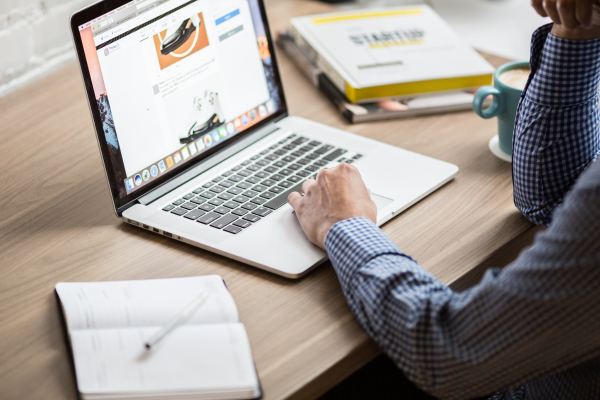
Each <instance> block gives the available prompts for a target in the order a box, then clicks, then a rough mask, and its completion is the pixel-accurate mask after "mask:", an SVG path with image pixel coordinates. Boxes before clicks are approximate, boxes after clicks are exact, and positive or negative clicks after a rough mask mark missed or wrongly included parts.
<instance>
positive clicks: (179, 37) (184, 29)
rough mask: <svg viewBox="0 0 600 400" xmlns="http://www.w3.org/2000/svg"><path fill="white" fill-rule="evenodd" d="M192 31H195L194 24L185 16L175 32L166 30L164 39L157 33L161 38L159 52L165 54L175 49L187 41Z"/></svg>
mask: <svg viewBox="0 0 600 400" xmlns="http://www.w3.org/2000/svg"><path fill="white" fill-rule="evenodd" d="M197 24H198V25H200V24H201V22H200V21H198V22H197ZM194 32H196V25H194V22H193V21H192V19H191V18H187V19H185V20H183V22H182V23H181V25H179V28H177V29H176V30H175V32H172V31H171V30H170V29H169V30H167V32H166V34H165V36H166V37H165V39H164V40H162V38H161V36H162V35H159V40H162V42H161V44H160V54H162V55H163V56H166V55H167V54H169V53H171V52H174V51H176V50H177V49H179V48H180V47H181V46H182V45H183V44H184V43H185V42H187V40H188V39H189V38H190V36H192V33H194ZM197 36H198V35H197V34H196V35H195V37H196V38H197Z"/></svg>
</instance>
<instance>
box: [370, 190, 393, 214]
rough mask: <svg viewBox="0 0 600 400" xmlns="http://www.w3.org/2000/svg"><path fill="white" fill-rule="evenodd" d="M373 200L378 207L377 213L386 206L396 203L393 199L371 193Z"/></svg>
mask: <svg viewBox="0 0 600 400" xmlns="http://www.w3.org/2000/svg"><path fill="white" fill-rule="evenodd" d="M371 200H373V201H374V202H375V205H376V206H377V211H379V210H381V209H383V208H384V207H385V206H387V205H388V204H391V203H392V202H393V201H394V200H392V199H388V198H387V197H383V196H380V195H378V194H375V193H371Z"/></svg>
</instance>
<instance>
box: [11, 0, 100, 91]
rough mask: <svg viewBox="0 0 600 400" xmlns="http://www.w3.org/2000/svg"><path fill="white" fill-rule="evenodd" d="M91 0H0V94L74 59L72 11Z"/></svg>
mask: <svg viewBox="0 0 600 400" xmlns="http://www.w3.org/2000/svg"><path fill="white" fill-rule="evenodd" d="M93 2H94V0H0V96H2V95H5V94H7V93H10V92H11V91H13V90H16V89H18V88H19V87H22V86H24V85H26V84H28V83H31V82H33V81H34V80H36V79H38V78H40V77H42V76H44V75H46V74H48V73H50V72H52V71H54V70H56V69H58V68H60V67H62V66H64V65H65V64H66V63H68V62H71V61H73V60H75V53H74V50H73V44H72V40H71V33H70V30H69V18H70V16H71V14H73V12H75V11H77V10H78V9H80V8H83V7H85V6H87V5H89V4H91V3H93Z"/></svg>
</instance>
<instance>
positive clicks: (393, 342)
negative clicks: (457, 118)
mask: <svg viewBox="0 0 600 400" xmlns="http://www.w3.org/2000/svg"><path fill="white" fill-rule="evenodd" d="M532 4H533V6H534V8H535V10H536V11H537V12H538V13H539V14H540V15H542V16H549V17H550V18H551V19H552V21H553V24H549V25H546V26H543V27H541V28H539V29H538V30H537V31H536V32H535V33H534V35H533V38H532V50H531V62H530V65H531V68H532V72H531V75H530V78H529V81H528V84H527V86H526V88H525V90H524V93H523V96H522V99H521V102H520V104H519V108H518V115H517V121H516V126H515V134H514V152H513V157H514V158H513V160H514V161H513V177H514V200H515V204H516V206H517V207H518V208H519V210H521V212H522V213H523V214H524V215H525V216H526V217H527V218H528V219H529V220H531V221H532V222H534V223H536V224H540V225H545V226H549V228H548V229H547V230H545V231H544V232H542V233H540V234H538V235H537V236H536V238H535V242H534V245H533V246H532V247H531V248H529V249H527V250H525V251H524V252H522V253H521V254H520V256H519V257H518V259H517V260H516V261H515V262H514V263H512V264H511V265H509V266H507V267H506V268H504V269H503V270H500V269H490V270H488V271H487V272H486V274H485V275H484V277H483V278H482V280H481V282H480V283H479V284H478V285H476V286H474V287H472V288H471V289H469V290H467V291H465V292H462V293H455V292H453V291H452V290H451V289H450V288H448V287H447V286H446V285H444V284H442V283H441V282H439V281H438V280H437V279H436V278H435V277H433V276H432V275H430V274H429V273H428V272H427V271H425V270H424V269H422V268H421V267H420V266H419V265H418V263H417V262H416V261H415V260H413V259H412V258H411V257H410V256H409V255H407V254H405V253H404V252H403V251H402V250H400V249H399V248H398V247H397V246H396V245H395V244H394V243H393V242H392V241H391V240H390V239H389V238H387V237H386V236H385V235H384V234H383V233H382V232H381V230H379V229H378V228H377V226H376V225H375V222H376V214H377V210H376V207H375V204H374V203H373V201H372V200H371V198H370V193H369V190H368V189H367V187H366V186H365V184H364V183H363V181H362V179H361V177H360V173H359V172H358V170H357V169H356V168H355V167H354V166H352V165H348V164H341V165H339V166H338V167H336V168H333V169H329V170H323V171H321V172H320V173H319V174H318V176H317V177H316V180H308V181H306V182H305V183H304V185H303V189H302V190H303V193H304V194H303V195H300V194H299V193H292V194H291V195H290V196H289V199H288V200H289V203H290V205H291V206H292V207H293V208H294V210H295V212H296V215H297V217H298V220H299V222H300V225H301V226H302V229H303V230H304V232H305V233H306V235H307V236H308V238H309V239H310V240H311V241H312V242H313V243H314V244H316V245H317V246H319V247H321V248H323V249H325V250H326V251H327V253H328V255H329V258H330V260H331V263H332V265H333V267H334V269H335V271H336V273H337V275H338V278H339V281H340V284H341V287H342V289H343V291H344V294H345V296H346V298H347V302H348V304H349V306H350V308H351V310H352V312H353V313H354V315H355V316H356V319H357V320H358V322H359V323H360V324H361V325H362V327H363V328H364V329H365V330H366V332H367V333H368V334H369V336H370V337H371V338H372V339H373V340H374V341H375V342H376V343H377V344H378V345H379V346H380V348H381V349H382V350H383V352H384V353H385V354H386V355H387V356H388V357H389V358H391V360H392V361H393V362H394V363H395V364H396V365H397V366H398V367H399V368H400V369H401V370H402V371H403V372H404V374H406V376H407V377H408V378H409V379H410V380H411V381H412V382H414V383H415V384H416V385H417V386H418V387H420V388H421V389H423V390H425V391H426V392H428V393H431V394H432V395H434V396H436V397H440V398H448V399H467V398H473V397H481V396H487V397H489V396H490V393H494V394H493V395H491V396H492V397H489V398H493V399H600V163H598V162H596V158H597V156H598V154H599V152H600V134H599V132H600V126H599V120H600V111H599V101H600V98H599V95H598V88H599V84H600V24H599V25H597V24H596V22H598V23H600V21H598V12H597V8H595V7H596V6H594V4H593V0H533V2H532ZM487 397H486V398H487Z"/></svg>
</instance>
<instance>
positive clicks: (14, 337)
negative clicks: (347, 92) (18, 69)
mask: <svg viewBox="0 0 600 400" xmlns="http://www.w3.org/2000/svg"><path fill="white" fill-rule="evenodd" d="M328 9H329V7H328V6H325V5H322V4H318V3H312V2H307V1H297V0H296V1H292V0H270V1H268V11H269V14H270V20H271V24H272V27H273V30H276V29H283V28H285V27H286V26H287V23H288V20H289V18H290V17H292V16H295V15H301V14H309V13H314V12H322V11H325V10H328ZM279 61H280V63H281V70H282V75H283V81H284V86H285V91H286V94H287V99H288V102H289V106H290V109H291V113H292V114H294V115H299V116H303V117H307V118H311V119H313V120H316V121H319V122H322V123H325V124H329V125H332V126H336V127H339V128H343V129H347V130H349V131H351V132H354V133H357V134H360V135H364V136H366V137H370V138H373V139H377V140H380V141H383V142H386V143H389V144H392V145H394V146H399V147H403V148H406V149H409V150H413V151H416V152H419V153H423V154H426V155H429V156H432V157H436V158H440V159H442V160H445V161H448V162H451V163H454V164H457V165H458V166H459V167H460V172H459V174H458V176H457V178H456V179H455V180H454V181H453V182H452V183H450V184H448V185H447V186H445V187H444V188H442V189H441V190H439V191H437V192H436V193H434V194H433V195H431V196H429V197H428V198H426V199H425V200H423V201H422V202H420V203H419V204H418V205H416V206H414V207H412V208H411V209H409V210H408V211H406V212H405V213H403V214H402V215H401V216H399V217H398V218H396V219H394V220H393V221H391V222H389V223H387V224H386V225H385V226H384V227H383V230H384V232H385V233H386V234H388V235H389V236H390V237H391V238H392V239H393V240H394V241H395V242H396V243H398V244H399V245H400V246H401V247H402V248H403V249H404V250H405V251H407V252H408V253H409V254H411V255H413V256H414V257H415V258H416V259H417V260H418V261H419V262H420V263H421V264H422V265H423V266H424V267H425V268H426V269H427V270H429V271H430V272H432V273H433V274H434V275H436V276H437V277H438V278H439V279H441V280H442V281H443V282H446V283H451V282H453V283H454V285H455V287H461V286H462V287H464V286H466V285H467V284H468V283H470V282H471V281H473V280H474V279H476V278H477V275H478V274H479V273H480V270H479V269H478V266H481V265H488V264H491V263H494V262H495V261H493V257H495V256H502V257H503V259H504V261H499V262H505V261H506V260H507V259H509V258H510V257H513V256H514V254H516V252H517V251H518V249H519V248H520V247H522V246H523V244H524V243H527V242H528V241H529V239H530V233H531V232H533V230H532V225H531V224H529V223H528V222H527V221H526V220H525V219H524V218H523V217H522V216H521V215H520V214H519V213H518V212H517V210H516V209H515V207H514V205H513V201H512V183H511V172H510V165H509V164H507V163H505V162H503V161H500V160H498V159H496V158H495V157H494V156H493V155H492V154H491V153H490V152H489V150H488V148H487V143H488V140H489V139H490V138H491V137H492V136H493V135H494V134H495V132H496V129H497V128H496V121H495V120H483V119H481V118H479V117H477V116H476V115H475V114H474V113H472V112H463V113H457V114H448V115H439V116H432V117H426V118H418V119H409V120H404V121H393V122H384V123H376V124H364V125H356V126H350V125H348V124H346V123H345V122H344V120H343V119H342V117H341V116H340V115H339V114H338V112H337V111H336V110H335V109H334V108H333V106H332V105H331V104H330V103H329V102H328V100H326V99H325V98H324V97H323V96H321V95H320V93H319V92H317V91H316V90H315V89H314V88H313V87H312V86H311V85H310V84H309V83H308V81H307V80H305V78H304V77H303V76H301V74H300V73H299V72H298V71H297V70H296V69H295V67H294V65H292V64H291V63H290V61H289V60H288V59H287V58H286V57H285V56H284V55H282V54H280V56H279ZM492 61H493V62H494V63H495V64H497V65H499V64H500V63H502V60H499V59H493V60H492ZM0 143H1V145H0V171H1V174H0V188H1V189H0V190H1V196H0V397H2V398H3V399H19V400H23V399H33V398H52V399H59V398H61V399H64V398H68V399H74V398H76V386H75V379H74V374H73V371H72V367H71V362H70V359H69V352H68V349H67V344H66V342H65V338H64V330H63V328H62V326H61V320H60V316H59V315H60V314H59V311H58V307H57V301H56V298H55V295H54V285H55V284H56V283H57V282H59V281H103V280H124V279H152V278H169V277H182V276H194V275H205V274H220V275H221V276H223V278H224V279H225V281H226V282H227V285H228V287H229V288H230V290H231V292H232V294H233V297H234V298H235V300H236V302H237V305H238V307H239V311H240V317H241V320H242V322H243V323H244V324H245V325H246V328H247V329H248V333H249V336H250V342H251V344H252V349H253V353H254V357H255V360H256V365H257V368H258V372H259V375H260V379H261V382H262V384H263V387H264V391H265V400H272V399H283V398H298V399H300V398H302V399H309V398H314V397H317V396H318V395H320V394H322V393H324V392H325V391H326V390H328V389H329V388H331V387H333V386H334V385H335V384H336V383H338V382H339V381H341V380H342V379H343V378H345V377H346V376H348V375H349V374H351V373H352V372H353V371H355V370H357V369H358V368H360V367H361V366H363V365H364V364H365V363H367V362H368V361H369V360H371V359H372V358H373V357H375V356H376V355H377V354H378V352H379V350H378V348H377V347H376V346H375V345H374V344H373V342H371V341H370V339H369V338H368V337H367V335H366V334H365V333H364V332H363V331H362V330H361V328H360V327H359V325H358V324H357V323H356V322H355V320H354V318H353V316H352V314H351V313H350V311H349V309H348V307H347V306H346V302H345V300H344V297H343V295H342V292H341V290H340V288H339V285H338V282H337V277H336V276H335V273H334V271H333V269H332V268H331V266H330V264H325V265H323V266H321V267H319V268H318V269H316V270H315V271H313V272H311V273H310V274H309V275H308V276H306V277H305V278H303V279H301V280H299V281H292V280H287V279H284V278H280V277H278V276H275V275H271V274H269V273H266V272H263V271H259V270H256V269H254V268H250V267H247V266H245V265H243V264H240V263H238V262H235V261H231V260H229V259H226V258H223V257H220V256H217V255H214V254H211V253H208V252H205V251H202V250H199V249H196V248H194V247H191V246H188V245H185V244H182V243H179V242H176V241H174V240H169V239H166V238H164V237H161V236H158V235H155V234H152V233H149V232H146V231H143V230H141V229H137V228H134V227H132V226H130V225H127V224H125V223H122V222H121V220H119V219H117V218H116V217H115V215H114V214H113V211H112V206H111V201H110V199H109V194H108V190H107V185H106V182H105V177H104V172H103V170H102V166H101V161H100V157H99V154H98V149H97V145H96V143H95V138H94V133H93V128H92V123H91V119H90V118H89V112H88V106H87V103H86V99H85V97H84V93H83V90H82V83H81V79H80V77H79V72H78V68H77V66H76V65H75V64H73V65H70V66H68V67H67V68H65V69H63V70H61V71H59V72H57V73H55V74H54V75H52V76H50V77H48V78H46V79H43V80H42V81H40V82H37V83H35V84H34V85H32V86H30V87H28V88H25V89H23V90H21V91H19V92H16V93H14V94H12V95H10V96H8V97H5V98H3V99H0ZM490 256H493V257H492V259H490ZM502 257H501V258H502Z"/></svg>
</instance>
